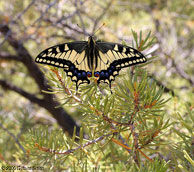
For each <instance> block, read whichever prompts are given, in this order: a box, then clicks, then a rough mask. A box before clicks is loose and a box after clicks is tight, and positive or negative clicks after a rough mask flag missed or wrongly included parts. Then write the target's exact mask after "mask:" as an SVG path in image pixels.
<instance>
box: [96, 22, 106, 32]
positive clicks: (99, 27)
mask: <svg viewBox="0 0 194 172" xmlns="http://www.w3.org/2000/svg"><path fill="white" fill-rule="evenodd" d="M104 25H105V23H103V24H102V25H101V26H99V27H98V28H97V29H96V31H94V35H95V34H96V32H98V31H99V30H100V29H101V28H102V27H103V26H104Z"/></svg>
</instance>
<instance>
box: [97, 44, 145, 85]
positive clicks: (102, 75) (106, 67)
mask: <svg viewBox="0 0 194 172" xmlns="http://www.w3.org/2000/svg"><path fill="white" fill-rule="evenodd" d="M96 48H97V50H98V52H97V53H96V54H97V56H98V58H97V59H98V66H97V69H96V70H97V71H99V79H98V83H100V82H105V83H107V84H109V85H110V86H111V82H112V81H114V80H115V77H116V76H117V75H118V74H119V71H120V70H121V69H122V68H125V67H128V66H132V65H136V64H138V63H144V62H146V61H147V60H146V58H145V56H144V55H143V54H142V53H140V52H139V51H137V50H136V49H134V48H131V47H128V46H125V45H122V44H116V43H110V42H98V41H97V42H96ZM101 66H102V67H101ZM100 69H103V70H100Z"/></svg>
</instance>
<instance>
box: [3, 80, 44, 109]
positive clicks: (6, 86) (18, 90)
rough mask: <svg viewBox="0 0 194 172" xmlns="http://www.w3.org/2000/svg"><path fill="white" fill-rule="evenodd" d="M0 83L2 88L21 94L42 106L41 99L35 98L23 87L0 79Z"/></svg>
mask: <svg viewBox="0 0 194 172" xmlns="http://www.w3.org/2000/svg"><path fill="white" fill-rule="evenodd" d="M0 85H1V86H2V87H3V88H4V89H8V90H12V91H14V92H16V93H18V94H20V95H21V96H23V97H25V98H26V99H28V100H30V101H31V102H33V103H36V104H38V105H39V106H42V104H43V100H41V99H39V98H37V97H36V96H34V95H33V94H30V93H28V92H26V91H24V90H23V89H21V88H19V87H17V86H16V85H14V84H12V83H10V82H7V81H6V80H2V79H0Z"/></svg>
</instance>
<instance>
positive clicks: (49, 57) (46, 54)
mask: <svg viewBox="0 0 194 172" xmlns="http://www.w3.org/2000/svg"><path fill="white" fill-rule="evenodd" d="M87 45H88V42H86V41H78V42H70V43H64V44H59V45H56V46H53V47H50V48H48V49H46V50H44V51H42V52H41V53H40V54H39V55H38V56H37V57H36V59H35V61H36V62H37V63H41V64H47V65H52V66H55V67H59V68H63V69H64V71H65V72H66V73H67V75H68V76H70V77H71V79H72V81H74V82H76V85H77V88H78V86H79V85H80V84H82V83H89V80H88V78H87V71H89V67H88V64H87V56H86V49H87Z"/></svg>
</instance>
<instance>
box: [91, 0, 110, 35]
mask: <svg viewBox="0 0 194 172" xmlns="http://www.w3.org/2000/svg"><path fill="white" fill-rule="evenodd" d="M112 2H113V0H110V1H109V3H108V4H107V5H106V7H105V8H104V9H103V11H102V13H101V14H100V15H99V16H98V17H97V18H96V20H95V22H94V25H93V30H92V33H94V32H95V30H96V27H97V26H98V23H99V21H100V20H101V19H102V18H103V17H104V15H105V14H106V12H107V11H108V9H109V8H110V6H111V4H112Z"/></svg>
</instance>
